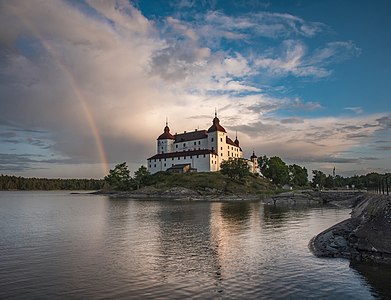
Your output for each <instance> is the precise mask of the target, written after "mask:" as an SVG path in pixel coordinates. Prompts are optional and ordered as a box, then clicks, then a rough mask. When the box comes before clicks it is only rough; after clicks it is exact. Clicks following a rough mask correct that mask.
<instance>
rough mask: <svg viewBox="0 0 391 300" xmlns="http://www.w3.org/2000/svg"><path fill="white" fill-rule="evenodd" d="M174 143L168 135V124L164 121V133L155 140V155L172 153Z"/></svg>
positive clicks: (171, 136)
mask: <svg viewBox="0 0 391 300" xmlns="http://www.w3.org/2000/svg"><path fill="white" fill-rule="evenodd" d="M174 141H175V137H174V136H173V135H172V134H171V133H170V128H169V127H168V122H167V121H166V127H164V132H163V133H162V134H161V135H159V137H158V138H157V153H158V154H163V153H170V152H172V151H173V145H174Z"/></svg>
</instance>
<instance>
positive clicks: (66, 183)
mask: <svg viewBox="0 0 391 300" xmlns="http://www.w3.org/2000/svg"><path fill="white" fill-rule="evenodd" d="M103 185H104V180H103V179H60V178H58V179H48V178H25V177H17V176H9V175H0V190H100V189H102V188H103Z"/></svg>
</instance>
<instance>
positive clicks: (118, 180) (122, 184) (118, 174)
mask: <svg viewBox="0 0 391 300" xmlns="http://www.w3.org/2000/svg"><path fill="white" fill-rule="evenodd" d="M104 180H105V182H106V183H108V184H109V186H110V188H111V189H114V190H118V191H125V190H128V189H129V188H130V181H131V178H130V171H129V169H128V166H127V165H126V162H124V163H122V164H118V165H116V166H115V167H114V169H111V170H110V172H109V174H108V175H107V176H105V178H104Z"/></svg>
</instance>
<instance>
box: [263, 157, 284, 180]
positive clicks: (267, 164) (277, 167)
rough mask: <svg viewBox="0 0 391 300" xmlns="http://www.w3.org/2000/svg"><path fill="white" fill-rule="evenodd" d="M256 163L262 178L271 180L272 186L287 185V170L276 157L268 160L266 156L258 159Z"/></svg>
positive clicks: (282, 162)
mask: <svg viewBox="0 0 391 300" xmlns="http://www.w3.org/2000/svg"><path fill="white" fill-rule="evenodd" d="M258 163H259V166H260V170H261V172H262V174H263V176H265V177H266V178H269V179H271V180H272V181H273V183H274V184H279V185H283V184H286V183H289V168H288V166H287V165H286V163H285V162H284V161H283V160H282V159H281V158H279V157H278V156H273V157H270V158H267V157H266V156H263V157H260V158H259V159H258Z"/></svg>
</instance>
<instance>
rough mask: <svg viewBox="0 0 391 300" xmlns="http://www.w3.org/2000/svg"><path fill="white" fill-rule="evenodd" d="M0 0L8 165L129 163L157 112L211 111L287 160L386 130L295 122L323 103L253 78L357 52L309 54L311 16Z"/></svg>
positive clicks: (149, 140)
mask: <svg viewBox="0 0 391 300" xmlns="http://www.w3.org/2000/svg"><path fill="white" fill-rule="evenodd" d="M193 4H194V2H193V1H182V2H181V5H182V7H192V6H193ZM0 5H1V8H0V64H1V68H0V95H1V100H0V101H1V110H0V125H1V126H2V127H1V128H2V131H1V134H0V139H2V140H1V144H0V152H4V151H5V152H6V151H11V150H10V149H11V146H12V149H13V150H12V151H13V154H7V153H3V154H2V155H3V156H2V158H3V160H1V163H0V164H1V166H2V168H3V167H4V170H10V171H11V170H19V171H22V170H26V171H27V170H28V169H30V170H32V169H34V170H42V173H40V174H53V173H50V172H57V171H54V168H52V167H51V166H60V168H59V169H60V170H62V171H64V172H65V170H66V172H67V174H72V170H73V171H75V170H76V171H77V172H80V173H78V174H88V173H87V171H91V172H94V173H93V174H94V175H93V176H94V177H103V175H105V174H104V173H103V171H102V168H101V167H102V164H103V163H104V161H103V160H104V159H103V158H102V153H100V151H99V147H100V146H101V144H103V146H104V150H105V152H106V154H107V159H108V161H109V163H110V164H111V165H114V164H115V163H118V162H122V161H128V162H129V163H131V164H133V165H134V166H135V167H137V166H139V165H140V164H142V163H144V162H145V158H146V157H148V156H149V155H153V154H154V151H155V150H154V149H156V148H155V146H156V145H155V139H156V137H157V136H158V135H159V134H160V133H161V131H162V129H163V127H164V122H165V119H166V117H169V123H170V127H171V128H172V130H173V132H175V131H178V132H181V131H183V130H192V129H194V128H200V129H206V128H208V127H209V126H210V123H211V120H212V118H213V113H214V108H217V109H218V113H219V117H220V119H221V122H222V124H223V125H224V126H225V127H226V128H227V129H229V130H231V135H232V132H234V131H236V130H237V131H238V134H239V135H240V139H241V142H242V145H248V147H249V148H252V147H254V148H256V149H259V152H262V153H264V154H268V153H275V154H276V155H281V156H283V157H300V155H304V156H308V157H318V156H319V157H338V155H337V154H338V153H340V151H344V150H346V149H351V148H352V147H357V146H358V145H360V144H362V143H363V141H367V140H368V139H371V136H373V135H374V134H375V133H379V132H384V130H388V129H389V128H390V119H389V115H387V114H379V115H364V113H362V114H361V115H360V118H354V117H352V118H339V117H332V118H331V117H330V118H309V117H303V116H302V115H306V114H305V113H308V112H309V111H313V110H320V109H322V108H323V107H322V105H321V104H320V103H319V102H317V101H316V100H311V101H307V100H304V99H301V98H300V97H291V98H290V97H287V96H286V94H284V91H285V90H286V87H285V86H281V83H278V86H274V85H273V84H271V85H267V84H269V83H264V82H263V80H260V78H262V79H263V78H264V77H267V78H266V81H267V79H270V78H271V79H273V78H275V77H284V76H295V77H296V78H299V79H300V78H303V77H314V78H322V77H326V76H330V75H331V74H332V68H331V64H333V63H336V62H338V61H340V60H341V59H340V58H337V57H336V56H338V57H342V58H343V59H348V58H350V57H353V56H354V55H356V54H355V53H357V52H358V49H356V48H357V47H356V46H354V44H353V43H352V42H335V43H327V44H326V45H325V46H324V47H321V48H318V49H315V50H314V49H312V48H311V47H310V44H309V43H308V42H307V41H308V39H311V38H313V37H315V36H317V35H320V34H321V33H323V31H325V30H327V26H326V25H324V24H321V23H316V22H308V21H306V20H304V19H302V18H299V17H296V16H293V15H290V14H278V13H267V12H260V13H249V14H242V15H237V16H229V15H226V14H224V13H222V12H220V11H214V10H213V9H210V10H208V11H207V13H195V14H194V15H193V16H192V18H189V17H188V16H187V17H186V16H185V13H184V14H182V15H181V14H176V15H175V16H166V17H165V18H164V19H154V20H149V19H148V18H146V17H145V16H143V15H142V13H141V12H140V10H138V9H137V8H136V7H135V6H133V5H132V4H130V3H129V2H128V1H87V2H86V3H85V4H83V7H82V8H81V6H80V5H77V4H74V3H73V2H72V3H71V2H66V1H60V0H53V1H43V0H42V1H40V0H37V2H36V4H35V5H31V3H29V2H27V1H18V0H15V1H12V2H11V1H10V2H2V3H1V4H0ZM205 5H210V6H208V7H212V8H213V4H205ZM43 7H44V9H42V8H43ZM264 41H272V44H270V45H273V46H267V47H266V46H263V45H264V44H266V43H264ZM230 43H232V45H234V46H235V47H227V44H228V45H230ZM243 45H245V47H244V46H243ZM258 48H259V49H258ZM260 76H264V77H260ZM260 82H262V84H261V83H260ZM281 95H282V96H281ZM348 109H349V108H348ZM292 115H293V117H292ZM354 126H356V127H354ZM11 144H12V145H11ZM282 145H283V146H282ZM245 151H246V150H245ZM379 152H380V151H379ZM330 153H331V154H330ZM38 154H40V155H42V156H36V155H38ZM7 155H8V156H7ZM328 155H329V156H328ZM314 159H315V158H314ZM323 162H324V160H323ZM80 165H82V167H80ZM23 168H24V169H23ZM43 170H45V172H47V173H44V171H43ZM56 174H58V173H56ZM45 176H48V175H45ZM57 176H60V175H57ZM80 176H82V175H80ZM70 177H72V176H70Z"/></svg>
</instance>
